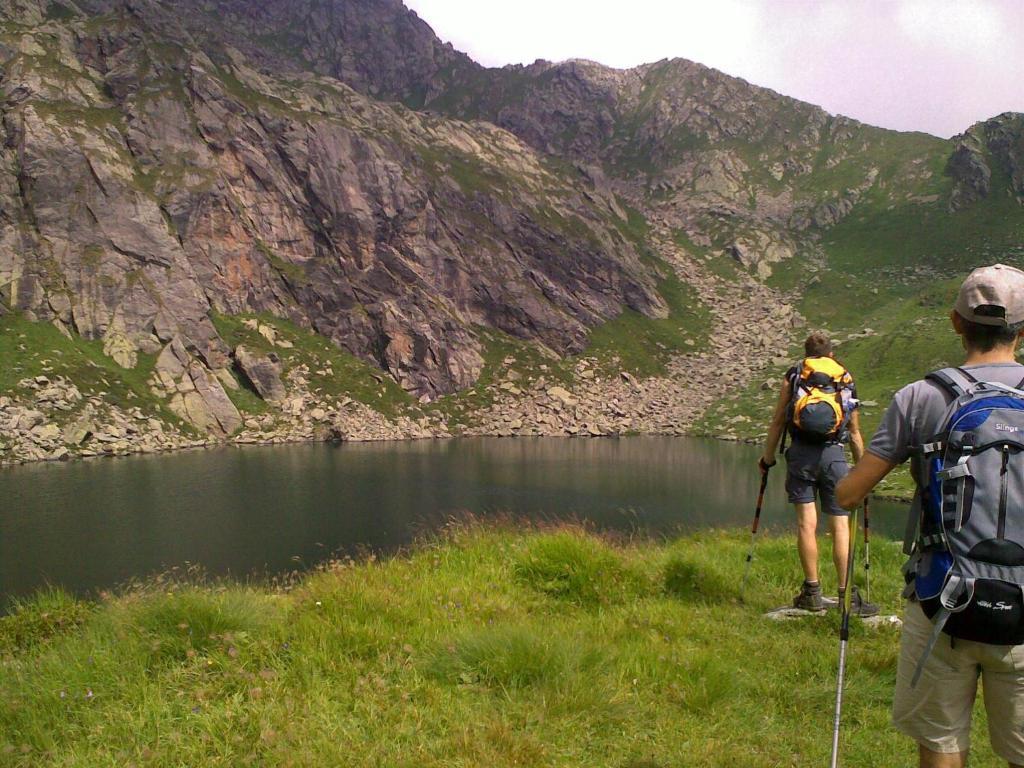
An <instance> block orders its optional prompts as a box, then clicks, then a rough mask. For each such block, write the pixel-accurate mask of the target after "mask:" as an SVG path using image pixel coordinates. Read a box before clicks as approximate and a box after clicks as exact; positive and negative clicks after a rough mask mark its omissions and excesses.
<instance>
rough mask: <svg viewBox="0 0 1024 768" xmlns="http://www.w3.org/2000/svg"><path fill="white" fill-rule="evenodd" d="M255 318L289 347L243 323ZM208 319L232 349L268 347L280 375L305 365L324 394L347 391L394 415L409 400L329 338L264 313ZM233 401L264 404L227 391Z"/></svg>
mask: <svg viewBox="0 0 1024 768" xmlns="http://www.w3.org/2000/svg"><path fill="white" fill-rule="evenodd" d="M246 320H250V321H251V320H256V321H258V322H259V323H261V324H263V325H268V326H270V327H271V328H273V329H274V330H275V331H276V333H277V337H278V338H279V339H284V340H286V341H290V342H291V343H292V345H293V346H292V347H291V348H290V349H286V348H284V347H275V346H272V345H271V344H270V342H269V341H267V339H266V338H264V337H263V336H262V335H261V334H260V333H258V332H257V331H254V330H252V329H250V328H248V327H246V326H245V324H244V321H246ZM213 324H214V326H215V327H216V328H217V332H218V333H219V334H220V336H221V338H223V339H224V341H225V342H227V344H228V345H229V346H230V347H231V348H232V349H233V348H235V347H236V346H238V345H239V344H244V345H245V346H246V347H248V348H250V349H253V350H256V351H257V352H259V353H262V354H266V353H269V352H273V353H274V354H276V355H277V356H278V357H279V358H280V359H281V362H282V365H283V368H284V375H285V376H287V374H288V372H289V371H291V370H292V369H293V368H295V367H297V366H300V365H306V366H308V368H309V373H308V376H307V378H308V381H309V387H310V390H311V391H313V392H315V393H317V394H319V395H322V396H323V397H326V398H341V397H346V396H347V397H351V398H352V399H353V400H357V401H359V402H361V403H364V404H366V405H369V406H370V407H372V408H374V409H376V410H378V411H380V412H381V413H384V414H387V415H396V414H398V413H400V412H402V411H403V410H404V409H406V408H408V407H410V406H412V405H413V404H414V400H413V398H412V396H411V395H409V394H408V393H406V392H405V391H404V390H403V389H402V388H401V387H400V386H398V384H397V383H396V382H395V381H394V380H393V379H391V378H390V377H388V376H385V375H383V374H382V373H381V372H380V371H379V370H377V369H376V368H374V367H373V366H371V365H370V364H369V363H366V362H363V361H362V360H360V359H359V358H357V357H356V356H355V355H352V354H351V353H349V352H346V351H345V350H343V349H341V348H339V347H337V346H336V345H335V344H333V343H332V342H331V341H330V340H329V339H327V338H325V337H323V336H320V335H319V334H317V333H315V332H313V331H311V330H308V329H305V328H300V327H299V326H297V325H295V324H294V323H291V322H289V321H287V320H284V319H282V318H279V317H274V316H272V315H268V314H260V315H253V314H248V315H222V314H214V315H213ZM229 394H231V396H232V399H233V400H234V401H235V406H236V407H238V408H240V409H242V410H246V411H249V412H254V411H256V412H261V411H262V410H263V409H265V405H263V403H262V401H258V402H254V400H258V399H249V398H247V397H246V395H245V393H244V392H243V393H241V394H236V393H229Z"/></svg>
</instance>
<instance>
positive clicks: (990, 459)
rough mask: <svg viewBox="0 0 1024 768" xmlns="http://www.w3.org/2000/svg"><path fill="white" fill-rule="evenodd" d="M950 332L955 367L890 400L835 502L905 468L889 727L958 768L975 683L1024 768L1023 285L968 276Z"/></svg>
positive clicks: (1008, 752) (849, 501)
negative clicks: (910, 497) (1019, 357)
mask: <svg viewBox="0 0 1024 768" xmlns="http://www.w3.org/2000/svg"><path fill="white" fill-rule="evenodd" d="M950 319H951V322H952V326H953V330H954V331H955V332H956V333H957V334H958V335H959V336H960V338H961V341H962V343H963V346H964V349H965V350H966V360H965V361H964V363H963V365H961V366H959V367H957V368H947V369H944V370H942V371H936V372H934V373H932V374H929V375H928V376H927V377H926V378H925V379H923V380H921V381H916V382H914V383H913V384H910V385H909V386H906V387H904V388H903V389H901V390H900V391H899V392H897V393H896V395H895V397H894V398H893V401H892V404H891V405H890V406H889V408H888V410H887V411H886V413H885V416H884V417H883V419H882V423H881V426H880V427H879V429H878V432H877V433H876V434H875V436H874V438H873V439H872V441H871V444H870V446H869V447H868V449H867V452H866V453H865V455H864V458H863V460H862V461H861V462H860V463H858V464H857V466H856V467H855V468H854V469H853V471H852V472H851V473H850V474H849V475H848V476H847V477H846V478H845V479H844V480H843V481H842V482H841V483H840V484H839V487H838V491H837V493H838V497H839V502H840V503H841V504H842V505H843V506H844V507H846V508H848V509H852V508H855V507H856V506H857V505H858V504H860V503H861V501H862V500H863V499H864V498H865V497H866V496H867V494H868V493H870V491H871V490H872V489H873V488H874V487H875V486H876V485H877V484H878V482H879V481H881V480H882V478H884V477H885V476H886V475H887V474H889V472H891V471H892V470H893V469H894V468H895V467H896V466H898V465H899V464H902V463H903V462H905V461H907V459H911V462H912V464H911V467H912V472H913V476H914V479H915V481H916V484H917V493H916V495H915V499H914V505H913V509H912V511H911V514H910V519H909V520H908V530H907V537H906V541H905V542H904V550H905V552H906V553H907V554H908V555H909V556H910V558H909V560H908V561H907V564H906V565H905V566H904V573H905V574H906V580H907V589H906V590H905V591H904V596H905V597H906V598H907V603H906V606H905V610H904V620H903V630H902V636H901V642H900V655H899V661H898V665H897V672H896V691H895V695H894V699H893V722H894V724H895V725H896V727H897V728H898V729H899V730H900V731H901V732H903V733H905V734H906V735H907V736H910V737H911V738H912V739H914V740H915V741H916V742H917V743H918V747H919V759H920V765H921V766H922V768H962V766H965V765H966V764H967V752H968V749H969V747H970V732H971V713H972V710H973V708H974V701H975V697H976V695H977V690H978V682H979V680H982V681H983V682H984V692H985V695H984V699H985V709H986V711H987V713H988V729H989V737H990V739H991V742H992V748H993V750H994V751H995V752H996V753H997V754H998V755H999V756H1000V757H1001V758H1003V759H1004V760H1006V761H1007V762H1008V763H1009V764H1010V766H1024V593H1022V590H1024V392H1021V391H1020V390H1021V388H1022V387H1024V366H1022V365H1019V364H1018V363H1017V362H1016V351H1017V348H1018V346H1019V344H1020V342H1021V339H1022V337H1024V272H1021V271H1020V270H1018V269H1015V268H1013V267H1009V266H1005V265H1002V264H997V265H995V266H992V267H984V268H982V269H977V270H975V271H974V272H972V273H971V275H970V276H969V277H968V278H967V280H965V281H964V283H963V285H962V286H961V288H960V293H959V296H958V297H957V300H956V304H955V307H954V310H953V312H952V313H951V315H950Z"/></svg>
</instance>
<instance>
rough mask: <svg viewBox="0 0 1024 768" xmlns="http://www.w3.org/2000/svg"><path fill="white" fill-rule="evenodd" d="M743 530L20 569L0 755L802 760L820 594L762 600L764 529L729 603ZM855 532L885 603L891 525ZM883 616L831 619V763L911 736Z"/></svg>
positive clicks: (771, 592) (790, 579)
mask: <svg viewBox="0 0 1024 768" xmlns="http://www.w3.org/2000/svg"><path fill="white" fill-rule="evenodd" d="M745 546H746V543H745V541H744V540H743V539H742V538H741V537H740V536H738V535H736V536H734V535H726V534H719V533H705V534H701V535H698V536H694V537H689V538H685V539H682V540H679V541H673V542H667V543H663V544H659V543H654V542H647V541H636V542H630V543H619V544H614V543H611V542H609V541H607V540H603V539H600V538H596V537H594V536H592V535H587V534H584V533H581V532H580V531H577V530H572V529H565V530H557V531H549V532H534V533H513V532H510V531H504V530H495V529H470V530H461V531H459V532H457V533H454V534H452V535H451V536H449V537H447V538H446V539H445V540H443V541H440V542H437V543H434V544H430V545H426V546H423V547H420V548H418V549H417V550H415V551H414V552H412V553H410V554H409V555H407V556H402V557H399V558H396V559H393V560H388V561H385V562H376V561H374V560H369V561H366V562H360V563H352V562H339V563H334V564H332V565H330V566H328V567H326V568H325V569H323V570H322V571H321V572H318V573H316V574H313V575H311V576H309V577H308V578H305V579H303V580H302V581H301V582H299V583H296V584H293V585H290V586H289V587H288V588H286V589H266V588H262V587H256V586H250V587H243V586H237V585H228V584H224V585H210V586H189V585H186V584H179V583H173V582H169V581H157V582H153V583H151V584H150V585H149V586H147V587H145V588H142V589H139V590H136V591H133V592H131V593H129V594H125V595H122V596H119V597H105V598H104V599H103V600H101V601H100V602H99V603H96V604H90V603H82V602H77V601H75V600H72V599H71V598H68V597H66V596H61V595H59V594H50V595H44V596H41V597H39V598H37V599H35V600H33V601H29V602H27V603H25V604H22V605H20V606H18V607H17V608H16V610H15V612H14V613H13V614H12V615H10V616H8V617H6V618H4V619H0V667H2V672H3V674H0V766H5V767H6V766H11V767H14V766H19V767H20V766H33V767H38V766H57V765H60V766H89V767H90V768H93V767H94V766H115V765H117V766H123V765H129V764H134V765H146V766H176V765H204V766H244V765H264V766H314V765H348V766H411V765H416V766H466V767H467V768H469V766H481V765H488V766H513V765H520V766H521V765H529V766H579V765H590V766H600V767H604V766H608V767H609V768H655V767H657V766H662V767H665V768H667V766H675V765H684V764H685V765H700V766H708V767H709V768H714V767H715V766H722V767H724V766H735V765H758V766H766V767H768V766H793V765H822V764H824V763H825V762H826V760H827V757H828V754H829V747H830V738H831V724H832V717H831V712H832V702H833V697H834V692H835V688H834V685H835V680H834V676H835V667H836V651H837V639H836V630H837V617H836V616H834V615H830V616H829V617H826V618H821V619H811V620H805V621H797V622H792V623H777V622H773V621H769V620H767V619H764V618H762V617H761V614H762V612H763V611H764V610H766V609H768V608H771V607H774V606H776V605H778V604H780V603H783V602H785V601H787V600H788V599H789V598H790V597H791V596H792V592H793V589H794V587H795V585H796V584H797V582H798V581H799V569H798V565H797V561H796V558H795V555H794V553H793V552H792V546H791V543H790V542H789V541H788V539H787V540H766V541H763V542H762V546H761V547H760V548H759V550H758V552H759V555H758V558H757V560H756V561H755V569H756V570H755V578H754V579H753V580H752V582H751V586H750V592H749V595H748V604H747V605H741V604H739V603H738V602H737V601H736V588H737V581H738V575H739V566H740V564H741V562H742V560H743V552H744V550H745ZM872 556H873V559H874V563H875V569H874V571H875V573H876V576H877V579H876V581H875V587H874V596H875V597H877V598H879V599H881V601H882V603H883V606H884V608H885V609H886V610H887V611H889V612H892V611H894V610H896V608H897V597H896V595H897V593H898V582H899V581H900V579H899V571H898V563H899V555H898V552H897V546H896V545H895V544H894V543H888V542H881V541H878V542H877V543H876V546H875V547H873V548H872ZM826 586H828V585H826ZM897 642H898V639H897V633H896V632H895V631H894V630H892V629H885V628H883V629H877V630H867V629H865V628H864V627H862V626H861V625H860V624H859V623H856V624H855V626H854V628H853V638H852V641H851V651H850V660H849V669H848V677H847V680H848V688H847V698H846V705H845V713H846V715H845V721H844V731H843V737H842V742H843V756H844V764H849V765H858V766H865V767H868V766H879V767H882V766H885V768H889V766H893V765H906V764H909V763H910V762H911V760H912V757H911V756H912V754H913V753H914V748H913V746H912V744H910V743H909V742H908V741H907V740H906V739H904V738H902V737H900V736H899V735H897V734H896V733H895V731H894V730H893V729H892V727H891V726H890V725H889V714H888V710H889V702H890V700H891V693H892V686H893V677H894V674H895V670H894V665H895V659H896V653H897ZM384 734H386V735H387V737H386V738H382V735H384ZM997 764H998V763H997V762H996V761H995V760H994V758H993V756H992V755H991V753H990V752H989V751H988V746H987V743H986V739H984V738H983V737H982V738H979V739H978V744H977V747H976V749H975V751H974V753H973V754H972V765H975V766H982V767H984V766H995V765H997Z"/></svg>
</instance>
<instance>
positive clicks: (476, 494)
mask: <svg viewBox="0 0 1024 768" xmlns="http://www.w3.org/2000/svg"><path fill="white" fill-rule="evenodd" d="M758 453H759V449H758V448H757V447H755V446H748V445H737V444H734V443H725V442H719V441H714V440H702V439H691V438H674V437H664V438H663V437H627V438H620V439H593V440H591V439H559V438H516V439H500V438H479V439H477V438H474V439H454V440H445V441H416V442H391V443H346V444H341V445H324V444H303V445H288V446H273V447H245V448H232V447H228V448H220V449H213V450H203V451H191V452H183V453H176V454H168V455H150V456H138V457H130V458H123V459H110V460H95V461H77V462H70V463H64V464H34V465H26V466H22V467H16V468H13V469H5V470H0V499H2V500H3V501H2V507H0V605H3V604H4V603H5V602H6V601H7V599H9V598H11V597H17V596H22V595H26V594H29V593H31V592H32V591H34V590H36V589H39V588H41V587H45V586H47V585H53V586H61V587H64V588H66V589H68V590H70V591H72V592H74V593H76V594H81V595H93V594H95V593H96V592H98V591H99V590H104V589H110V588H116V587H118V586H120V585H124V584H125V583H127V582H130V581H131V580H134V579H144V578H147V577H150V576H153V575H155V574H158V573H167V572H178V573H181V572H187V571H189V570H190V569H196V568H201V569H202V572H203V573H205V574H207V575H210V576H218V577H219V576H231V577H234V578H240V579H246V578H265V577H270V576H279V575H281V574H288V573H289V572H293V571H301V570H305V569H308V568H310V567H312V566H314V565H316V564H317V563H320V562H323V561H324V560H327V559H329V558H330V557H332V556H342V557H343V556H347V555H352V556H360V555H364V554H367V553H374V554H380V555H387V554H389V553H393V552H396V551H398V550H400V549H401V548H403V547H407V546H409V545H411V544H413V543H415V541H416V540H417V538H419V537H422V536H426V535H429V534H431V533H433V532H436V531H438V530H439V529H441V528H442V527H443V526H444V525H445V524H446V523H447V522H449V521H450V520H452V519H460V518H465V517H466V516H467V515H471V516H473V517H475V518H477V519H481V520H487V519H506V520H512V521H529V522H540V523H544V522H549V523H553V522H558V521H566V520H569V521H579V522H583V523H585V524H587V525H589V526H592V527H593V528H594V529H596V530H601V531H615V532H620V533H625V534H632V535H652V536H671V535H673V534H674V533H678V532H684V531H693V530H695V529H701V528H735V529H738V530H749V526H750V523H751V521H752V519H753V510H754V501H755V497H756V495H757V484H758V480H759V475H758V471H757V467H756V462H757V457H758ZM784 477H785V472H784V462H780V464H779V466H778V467H776V468H775V469H774V470H773V471H772V474H771V475H770V480H769V487H768V495H767V497H766V501H765V509H764V512H763V514H762V523H763V525H764V526H765V527H767V528H768V529H770V530H773V531H775V532H782V531H785V530H786V528H788V527H790V526H791V525H792V511H791V508H790V507H789V506H788V505H787V504H786V503H785V493H784V490H783V483H784ZM871 509H872V518H871V525H872V530H873V531H877V532H879V533H883V534H886V535H888V536H893V537H898V536H901V535H902V531H903V526H904V522H905V517H906V506H905V505H902V504H898V503H891V502H882V501H878V502H876V503H874V504H873V505H872V508H871ZM794 558H795V553H794ZM822 558H823V563H824V562H826V558H827V546H826V548H825V549H824V550H823V553H822Z"/></svg>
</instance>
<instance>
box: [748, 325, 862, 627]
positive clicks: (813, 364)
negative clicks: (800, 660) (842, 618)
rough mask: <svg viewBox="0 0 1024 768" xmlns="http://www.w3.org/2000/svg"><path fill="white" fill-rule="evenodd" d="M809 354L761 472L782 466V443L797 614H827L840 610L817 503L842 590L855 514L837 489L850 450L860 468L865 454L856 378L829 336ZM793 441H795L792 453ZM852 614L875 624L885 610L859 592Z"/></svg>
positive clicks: (815, 339) (789, 391)
mask: <svg viewBox="0 0 1024 768" xmlns="http://www.w3.org/2000/svg"><path fill="white" fill-rule="evenodd" d="M804 354H805V355H806V357H805V358H804V359H803V360H802V361H800V362H799V363H797V364H796V365H794V366H793V367H792V368H790V369H789V371H788V372H787V373H786V377H785V380H784V381H783V383H782V388H781V390H780V392H779V399H778V402H777V404H776V406H775V413H774V416H773V417H772V421H771V424H770V426H769V428H768V437H767V440H766V441H765V446H764V454H763V455H762V456H761V459H760V460H759V462H758V464H759V466H760V469H761V472H762V473H766V472H767V471H768V469H769V468H770V467H772V466H774V465H775V455H776V449H777V448H778V447H779V442H780V440H781V441H782V444H783V446H782V447H783V451H784V453H785V457H786V465H787V472H786V493H787V495H788V497H789V501H790V503H791V504H793V505H794V507H795V508H796V518H797V551H798V553H799V555H800V563H801V566H802V567H803V571H804V583H803V586H802V587H801V589H800V593H799V594H798V595H797V596H796V597H795V598H794V599H793V606H794V607H796V608H802V609H804V610H808V611H824V610H826V609H827V608H828V607H829V605H830V604H834V603H831V602H830V601H827V600H826V599H825V597H824V595H823V593H822V589H821V582H820V581H819V579H818V540H817V528H818V510H817V506H816V504H815V498H816V497H817V498H819V499H820V500H821V511H822V512H823V513H824V514H825V515H826V516H827V518H828V522H829V530H830V533H831V534H832V560H833V562H834V563H835V567H836V575H837V579H838V583H839V588H840V590H843V589H844V588H845V587H846V578H847V570H848V569H847V560H848V559H849V540H850V532H849V521H848V514H849V513H848V512H847V511H846V510H845V509H843V508H842V507H841V506H839V504H838V502H837V501H836V494H835V489H836V485H837V484H838V483H839V481H840V480H842V478H844V477H845V476H846V475H847V473H848V472H849V471H850V466H849V463H848V462H847V460H846V450H845V445H846V444H847V443H849V444H850V447H851V449H852V451H853V458H854V461H855V462H856V461H859V460H860V457H861V456H862V455H863V453H864V441H863V438H862V437H861V433H860V419H859V415H858V413H857V389H856V385H855V384H854V381H853V377H852V376H851V375H850V372H849V371H847V370H846V368H844V367H843V366H842V365H841V364H840V363H839V362H838V361H836V359H835V357H834V356H833V353H832V342H831V340H830V339H829V337H828V336H827V335H826V334H824V333H822V332H816V333H812V334H811V335H810V336H809V337H808V338H807V340H806V341H805V342H804ZM787 436H788V437H789V438H791V444H790V446H789V449H788V450H787V449H786V448H785V438H786V437H787ZM851 612H852V613H853V614H854V615H857V616H874V615H875V614H877V613H878V607H877V606H876V605H873V604H871V603H869V602H867V601H866V600H864V599H863V598H862V597H861V595H860V592H858V591H857V589H856V587H853V591H852V594H851Z"/></svg>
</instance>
